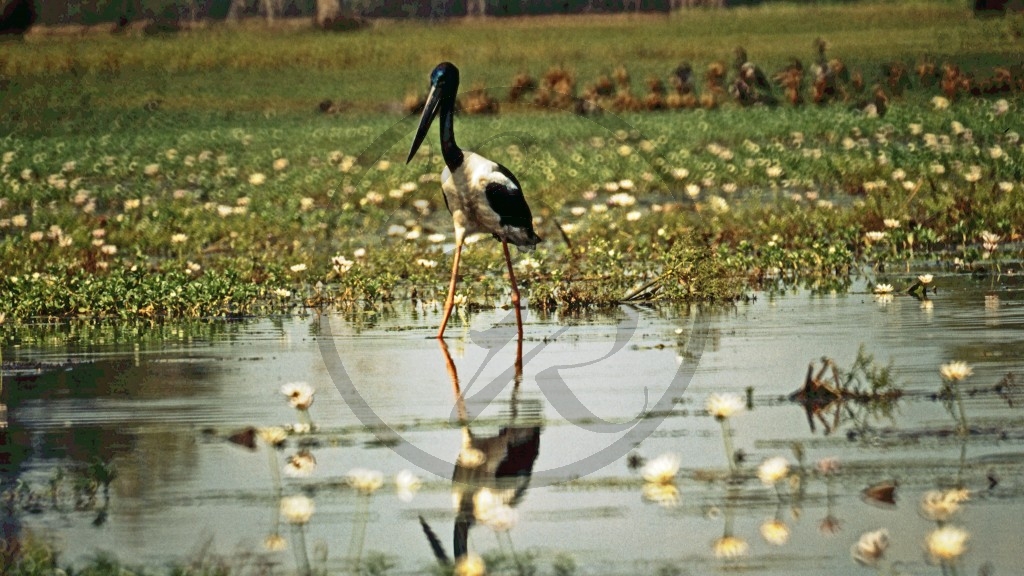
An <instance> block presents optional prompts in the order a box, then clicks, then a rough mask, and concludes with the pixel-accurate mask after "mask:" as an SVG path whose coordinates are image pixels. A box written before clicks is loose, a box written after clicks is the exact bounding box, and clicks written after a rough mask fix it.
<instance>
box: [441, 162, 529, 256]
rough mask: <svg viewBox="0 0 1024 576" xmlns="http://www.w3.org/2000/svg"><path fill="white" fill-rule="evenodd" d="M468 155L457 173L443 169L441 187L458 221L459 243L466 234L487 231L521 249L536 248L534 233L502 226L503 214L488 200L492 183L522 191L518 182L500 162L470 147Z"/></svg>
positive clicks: (456, 240)
mask: <svg viewBox="0 0 1024 576" xmlns="http://www.w3.org/2000/svg"><path fill="white" fill-rule="evenodd" d="M464 154H465V157H464V159H463V161H462V164H461V165H460V166H458V167H457V168H455V171H454V172H452V170H451V169H450V168H448V167H447V166H446V167H445V169H444V171H443V172H441V190H442V191H443V192H444V197H445V202H446V203H447V205H448V211H449V212H451V213H452V220H453V222H454V224H455V242H456V243H457V244H458V243H461V241H462V239H463V238H465V236H466V234H476V233H478V232H483V233H487V234H493V235H494V236H495V237H497V238H498V239H499V240H504V241H506V242H508V243H509V244H514V245H516V246H517V247H519V249H520V250H532V249H533V245H532V244H530V242H531V239H530V236H531V235H530V234H529V233H527V231H526V230H523V229H522V228H520V227H517V226H507V225H506V226H502V224H501V215H500V214H498V213H497V212H495V211H494V209H493V208H492V207H491V205H490V203H488V202H487V201H486V199H487V194H486V190H487V187H488V186H489V185H490V186H493V185H495V184H497V185H499V186H501V187H503V188H504V189H506V190H516V191H519V192H522V191H521V190H519V185H518V183H516V182H515V181H513V180H512V179H511V178H509V177H508V176H506V175H505V174H504V173H503V171H502V167H501V165H500V164H498V163H497V162H494V161H493V160H488V159H487V158H484V157H483V156H481V155H479V154H476V153H475V152H470V151H468V150H466V151H464Z"/></svg>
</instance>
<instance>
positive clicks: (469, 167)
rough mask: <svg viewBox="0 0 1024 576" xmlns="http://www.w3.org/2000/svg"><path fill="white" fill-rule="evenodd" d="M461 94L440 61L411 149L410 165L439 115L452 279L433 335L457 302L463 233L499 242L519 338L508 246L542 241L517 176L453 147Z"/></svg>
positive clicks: (528, 246) (455, 75)
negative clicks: (452, 237) (451, 240)
mask: <svg viewBox="0 0 1024 576" xmlns="http://www.w3.org/2000/svg"><path fill="white" fill-rule="evenodd" d="M458 91H459V69H458V68H456V67H455V65H454V64H452V63H450V62H442V63H440V64H438V65H437V67H436V68H434V71H433V72H431V73H430V93H429V94H428V95H427V104H426V106H425V107H424V108H423V115H422V116H421V117H420V125H419V129H418V130H417V131H416V137H415V139H413V141H412V148H411V149H410V150H409V158H408V159H407V160H406V163H409V162H410V161H411V160H412V158H413V156H415V155H416V150H418V149H419V147H420V144H422V143H423V139H424V138H425V137H426V135H427V132H428V131H429V130H430V125H431V124H432V123H433V121H434V118H435V117H437V116H438V115H440V116H441V155H442V156H443V157H444V163H445V169H444V171H443V172H442V173H441V190H442V191H443V192H444V203H445V205H446V206H447V207H448V211H449V212H451V214H452V220H453V221H454V223H455V258H454V261H453V262H452V278H451V282H450V283H449V284H448V297H447V298H445V302H444V318H443V319H442V320H441V327H440V328H438V330H437V337H438V338H444V329H445V326H447V325H448V318H449V317H450V316H451V314H452V307H453V305H454V303H455V281H456V280H457V278H458V273H459V258H460V256H461V254H462V245H463V243H464V242H465V240H466V234H473V233H476V232H485V233H490V234H491V235H493V236H494V237H495V238H496V239H498V240H500V241H501V247H502V249H503V250H504V252H505V263H506V264H508V278H509V282H510V283H511V284H512V306H513V307H514V308H515V313H516V328H517V329H518V332H519V338H520V339H522V337H523V319H522V312H521V311H520V307H519V288H518V287H517V286H516V277H515V273H514V272H513V271H512V257H511V256H510V255H509V252H508V245H509V244H510V243H511V244H514V245H515V246H517V247H518V248H519V249H520V250H527V251H528V250H532V249H533V248H535V247H536V246H537V244H538V243H540V241H541V238H540V236H537V234H536V233H535V232H534V231H533V214H531V213H530V207H529V206H528V205H527V204H526V198H524V197H523V189H522V186H520V185H519V181H518V180H516V177H515V176H514V175H513V174H512V173H511V172H509V170H508V168H505V167H504V166H502V165H501V164H498V163H497V162H493V161H491V160H488V159H487V158H484V157H483V156H480V155H479V154H474V153H473V152H470V151H468V150H466V151H463V150H462V149H461V148H459V146H458V144H456V143H455V96H456V94H457V93H458Z"/></svg>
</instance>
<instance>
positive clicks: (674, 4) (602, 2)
mask: <svg viewBox="0 0 1024 576" xmlns="http://www.w3.org/2000/svg"><path fill="white" fill-rule="evenodd" d="M765 1H767V0H65V1H52V0H0V35H20V34H24V33H25V32H26V31H27V30H28V29H29V28H30V27H31V26H32V25H34V24H43V25H51V26H52V25H62V24H76V25H87V26H88V25H100V24H111V25H113V26H114V29H115V30H116V29H117V28H118V27H124V26H128V25H130V24H131V23H133V22H139V21H157V22H162V23H165V24H171V23H173V24H182V23H188V22H199V21H208V20H226V21H232V20H239V19H242V18H264V19H266V20H268V21H271V22H272V21H273V20H275V19H277V18H311V19H312V20H313V21H315V22H316V24H318V25H319V26H322V27H325V28H336V29H345V28H347V27H353V26H355V25H357V24H358V19H360V18H448V17H460V16H523V15H540V14H584V13H614V12H632V11H636V12H669V11H672V10H677V9H681V8H689V7H715V8H726V7H731V6H739V5H752V4H760V3H762V2H765ZM854 1H857V0H831V1H829V0H824V1H822V0H789V2H790V3H807V4H828V3H843V2H854ZM969 4H970V5H972V6H973V8H974V10H975V11H976V12H994V13H1002V12H1005V11H1006V10H1008V9H1010V10H1020V9H1022V7H1024V0H971V2H969ZM174 28H175V26H171V27H170V29H174Z"/></svg>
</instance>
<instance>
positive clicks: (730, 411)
mask: <svg viewBox="0 0 1024 576" xmlns="http://www.w3.org/2000/svg"><path fill="white" fill-rule="evenodd" d="M704 407H705V408H707V411H708V413H710V414H711V415H712V416H714V417H715V420H724V419H726V418H730V417H732V416H733V415H735V414H738V413H739V412H742V411H743V410H744V409H745V408H746V407H747V405H746V403H745V402H744V401H743V397H742V396H740V395H739V394H732V393H725V394H712V395H710V396H708V399H707V400H706V401H705V402H704Z"/></svg>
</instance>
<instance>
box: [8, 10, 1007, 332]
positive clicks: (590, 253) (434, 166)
mask: <svg viewBox="0 0 1024 576" xmlns="http://www.w3.org/2000/svg"><path fill="white" fill-rule="evenodd" d="M1018 25H1019V21H1016V20H1013V19H1006V20H975V19H973V18H971V17H970V16H969V12H967V11H966V10H965V9H964V8H963V7H961V6H959V4H954V3H945V2H938V3H897V4H894V5H889V4H866V5H865V4H855V5H849V6H845V5H844V6H826V7H806V8H796V7H792V6H769V7H759V8H752V9H745V10H736V11H726V12H710V11H694V12H692V13H690V12H687V13H679V14H674V15H672V16H670V17H667V18H666V17H652V16H601V17H597V16H594V17H586V18H581V19H574V20H562V19H554V18H536V19H517V20H493V21H490V20H489V21H484V22H476V23H470V22H453V23H446V24H439V25H429V24H423V23H404V22H403V23H395V22H391V23H380V24H378V25H377V26H375V27H374V28H373V29H372V30H367V31H361V32H357V33H353V34H350V35H323V34H320V33H313V32H307V31H295V30H279V31H267V30H262V29H251V28H241V29H226V28H224V29H209V30H196V31H192V32H189V33H185V34H180V35H177V36H173V37H159V38H133V37H108V36H89V37H84V38H64V37H41V36H33V37H30V38H29V39H27V40H26V41H25V42H24V43H23V44H12V45H5V46H4V53H3V56H2V57H0V71H2V72H3V75H4V78H3V82H4V86H5V88H4V92H3V102H2V104H0V108H2V109H3V111H4V114H3V115H0V133H3V134H7V136H6V137H4V138H3V139H0V154H2V158H0V175H2V178H3V187H4V194H3V198H2V200H0V260H2V261H3V262H4V263H5V266H4V271H3V277H2V278H0V292H2V293H3V294H4V295H5V296H4V298H3V300H2V301H0V314H2V315H3V316H4V317H5V318H6V322H7V323H12V322H20V321H25V320H27V319H30V318H32V317H38V316H43V317H76V316H82V317H90V318H91V317H123V318H138V317H143V318H164V317H180V316H209V315H224V314H229V315H230V314H253V313H261V312H268V311H279V310H289V309H292V308H293V307H294V306H298V305H327V304H352V303H357V302H379V301H382V300H388V299H392V298H406V297H411V296H413V295H416V296H418V297H420V298H424V299H428V300H430V299H434V298H437V297H439V296H443V290H444V289H445V287H446V279H447V267H448V266H449V264H450V259H449V257H448V256H447V255H446V254H445V253H444V249H445V248H446V247H449V244H450V242H451V241H452V240H451V222H450V218H449V217H448V214H447V212H446V210H445V209H444V202H443V199H442V197H441V194H440V191H439V186H438V183H437V179H438V176H437V175H438V173H439V172H440V170H441V167H442V165H441V160H440V157H439V154H437V149H436V148H437V147H436V145H434V146H433V147H431V150H430V153H427V152H426V151H421V152H420V154H419V155H418V156H417V159H416V160H414V161H413V162H412V163H410V164H408V165H406V164H405V163H404V161H405V155H406V153H407V151H408V146H409V141H410V139H411V131H412V130H413V128H414V119H413V118H411V117H406V116H405V115H404V113H402V112H401V104H400V102H401V99H402V97H403V96H404V95H405V93H406V92H407V91H408V90H410V89H415V90H421V91H422V90H423V89H424V88H425V83H426V75H427V73H428V72H429V70H430V68H431V67H432V66H433V65H434V64H436V62H437V61H439V60H441V59H451V60H453V61H456V62H458V64H459V65H460V66H461V67H462V69H463V75H464V81H465V82H467V84H469V85H470V86H471V85H472V84H474V83H476V82H481V83H483V84H484V85H500V86H505V85H508V84H509V82H510V80H511V78H512V77H513V76H514V74H515V73H517V72H519V71H521V70H525V71H528V72H530V73H531V74H533V75H535V76H540V75H541V74H542V73H543V72H544V71H545V70H547V69H548V68H549V67H550V66H551V65H553V64H559V63H560V64H563V65H565V66H566V67H568V68H570V69H571V70H572V71H573V72H574V73H575V74H576V77H577V78H579V79H580V80H579V84H580V85H582V84H583V83H584V82H585V79H587V78H593V77H596V76H597V75H598V74H602V73H611V71H612V69H613V68H614V67H615V66H617V65H619V64H623V63H625V64H627V65H628V69H629V72H630V74H631V76H632V77H633V78H634V79H635V80H634V86H635V88H634V91H635V92H636V95H637V96H638V97H639V96H640V95H641V91H642V87H641V86H640V85H641V83H642V79H643V78H645V77H646V76H647V75H649V74H658V75H659V76H661V77H663V78H664V77H666V76H667V74H668V71H670V70H671V69H673V68H674V67H675V66H676V65H677V64H678V62H679V60H681V59H689V60H691V61H692V62H693V64H694V68H695V70H703V68H704V66H706V64H707V63H708V62H710V61H711V60H723V61H726V62H729V61H730V60H731V57H732V50H733V49H734V48H735V46H736V45H737V44H742V45H743V46H744V47H746V49H747V50H748V53H749V54H750V57H751V59H753V60H755V61H756V62H758V63H759V64H761V65H762V66H763V67H764V68H766V69H769V70H772V69H774V68H776V67H778V66H781V65H783V64H784V63H785V61H786V60H787V58H788V57H789V56H791V55H797V56H800V57H801V58H803V59H804V60H805V61H807V62H810V61H812V60H813V59H814V52H813V49H812V40H813V39H814V38H816V37H818V36H819V35H820V36H822V37H824V38H825V39H826V40H827V41H828V42H829V43H830V48H829V50H830V54H834V55H835V56H838V57H842V58H843V59H844V60H845V61H846V62H847V63H848V64H849V65H850V66H851V67H853V66H857V67H859V68H861V69H863V70H864V75H865V79H866V80H868V81H869V82H871V81H872V78H873V76H869V74H871V75H874V74H875V72H873V71H877V70H880V69H881V67H882V65H883V64H885V63H888V62H891V61H892V60H894V59H900V60H904V61H905V62H906V63H907V65H908V66H910V67H912V66H913V63H914V62H915V61H916V60H918V59H921V58H923V57H925V56H932V57H933V58H935V59H936V61H937V62H941V61H942V58H943V57H944V56H950V57H953V54H954V53H955V58H956V59H957V62H959V63H960V65H961V66H962V67H963V68H964V69H965V70H975V71H977V74H978V78H981V77H982V76H983V75H984V76H987V75H988V74H990V73H991V67H992V65H994V64H1003V65H1007V66H1015V65H1017V64H1018V63H1019V62H1017V61H1016V60H1015V59H1018V60H1019V56H1017V54H1019V53H1020V49H1021V47H1022V46H1021V41H1020V39H1019V37H1018V36H1015V32H1014V27H1015V26H1018ZM414 38H415V42H414ZM567 38H572V40H571V41H570V40H567ZM545 54H551V55H550V56H545ZM497 62H502V63H501V64H500V65H498V64H496V63H497ZM869 71H872V72H869ZM700 74H701V73H700V72H698V76H699V75H700ZM912 80H913V79H912ZM470 86H467V88H468V87H470ZM504 94H505V92H504V91H497V90H495V91H494V94H493V95H494V96H495V97H498V98H500V99H503V98H504ZM939 94H940V89H939V88H938V87H937V86H924V85H919V84H918V83H917V81H916V80H913V81H911V82H910V84H909V85H908V86H907V88H906V90H905V91H904V92H903V93H902V95H896V94H892V95H891V96H890V98H889V106H888V113H887V114H885V115H884V116H883V117H877V116H873V115H871V114H866V113H864V112H863V111H861V110H860V109H859V107H855V106H854V101H855V100H856V97H855V96H854V95H851V96H850V97H849V98H847V99H846V100H843V101H837V102H834V103H831V104H829V105H826V106H809V105H804V106H798V107H794V106H790V105H786V104H784V105H781V106H778V107H772V108H769V107H753V108H741V107H739V106H738V105H735V104H732V103H730V102H728V101H725V100H724V101H723V102H722V103H721V105H720V106H719V107H718V108H717V109H714V110H703V109H697V110H679V111H660V112H624V113H623V114H622V115H621V116H617V115H612V114H607V113H606V114H603V115H598V116H578V115H575V114H572V113H569V112H562V111H557V110H550V109H549V110H547V111H536V110H533V109H531V107H530V106H528V105H518V106H514V107H512V106H505V107H504V108H503V110H504V112H503V113H502V114H500V115H498V116H468V115H461V116H460V117H459V119H458V120H457V133H458V136H459V141H460V143H461V144H462V145H463V146H465V147H467V148H472V149H474V150H477V151H479V152H481V153H483V154H485V155H487V156H489V157H491V158H494V159H497V160H499V161H501V162H502V163H503V164H505V165H507V166H508V167H509V168H511V169H512V170H513V171H514V172H515V173H516V174H517V175H518V176H519V179H520V180H521V181H522V183H523V185H524V187H525V189H526V193H527V197H528V198H529V200H530V203H531V206H532V207H533V211H534V215H535V216H537V217H538V219H539V221H538V224H537V227H538V232H539V233H540V234H541V235H542V236H543V237H544V238H545V239H546V240H547V242H545V243H544V244H543V245H542V247H541V249H540V250H539V251H538V252H536V253H534V254H532V255H530V256H529V257H526V258H521V259H520V260H519V263H518V266H519V274H520V276H521V277H522V280H523V284H524V285H525V286H526V288H527V290H528V293H529V294H530V298H531V303H532V304H533V305H534V306H544V307H547V308H549V309H556V308H562V309H565V308H576V307H579V306H587V305H601V304H607V303H611V302H615V301H618V300H621V299H623V298H626V297H627V296H633V295H635V296H636V297H639V298H648V297H658V298H691V299H717V300H728V299H730V298H735V297H737V296H739V295H741V294H742V293H744V291H746V290H749V289H750V288H752V287H756V286H759V285H763V283H765V282H776V281H778V280H779V279H783V280H786V281H794V280H797V279H806V280H809V281H810V282H812V283H815V282H816V283H818V285H819V286H822V287H823V288H825V289H832V288H842V287H843V286H844V285H846V284H847V283H848V282H849V275H850V273H851V271H853V270H856V269H858V268H860V267H862V266H865V265H867V267H868V268H874V269H875V270H894V269H905V266H907V265H908V264H907V263H909V262H911V261H914V262H921V258H922V257H925V256H935V255H939V257H941V258H942V259H944V262H945V263H946V265H948V266H950V267H953V266H959V267H960V268H961V269H964V270H970V269H972V268H975V267H979V266H985V267H986V268H987V269H990V268H996V267H1002V265H1001V264H1000V263H1001V262H1003V261H1007V260H1013V259H1015V258H1017V257H1019V255H1020V254H1019V246H1018V245H1017V244H1015V241H1016V240H1017V239H1018V238H1019V234H1020V230H1021V225H1022V217H1021V215H1020V212H1019V210H1014V209H1013V206H1019V205H1020V204H1021V203H1022V202H1024V192H1022V189H1021V181H1022V179H1024V166H1022V162H1024V149H1022V143H1021V141H1020V135H1019V133H1018V130H1019V128H1018V127H1019V126H1021V125H1022V124H1021V111H1020V107H1021V103H1022V99H1021V96H1020V92H1018V91H1014V90H1010V91H1007V92H1003V93H999V94H992V95H982V96H980V97H975V96H971V95H969V94H968V93H966V92H964V93H961V94H958V95H957V96H956V97H954V98H953V99H952V102H948V101H947V102H943V101H942V100H938V101H933V98H934V97H935V96H938V95H939ZM323 98H332V99H333V100H335V102H340V103H342V107H341V108H342V112H341V113H339V114H333V115H322V114H319V113H316V112H314V109H315V106H316V103H317V102H318V101H320V100H321V99H323ZM947 104H948V106H947ZM433 138H436V136H434V137H432V138H431V140H433ZM983 233H989V234H991V235H993V237H998V239H997V240H995V241H994V242H988V244H989V248H992V249H988V248H986V247H985V238H986V237H984V236H983ZM989 239H991V237H989ZM466 257H467V260H466V262H465V268H464V269H463V270H464V277H463V280H464V283H463V284H462V289H463V291H464V292H465V293H466V295H467V296H468V299H469V301H470V302H471V303H477V304H483V305H490V304H491V303H493V302H495V301H498V302H506V301H507V297H506V296H505V293H504V291H505V287H506V282H505V280H504V279H503V276H502V275H503V272H504V270H503V263H502V261H501V258H500V246H498V245H497V244H496V243H494V242H493V241H491V240H490V239H487V238H484V239H481V240H480V242H478V243H475V244H473V245H471V246H470V248H469V250H468V253H467V255H466ZM953 258H958V259H959V260H960V262H959V263H957V264H955V263H954V261H953ZM993 264H995V266H993Z"/></svg>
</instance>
